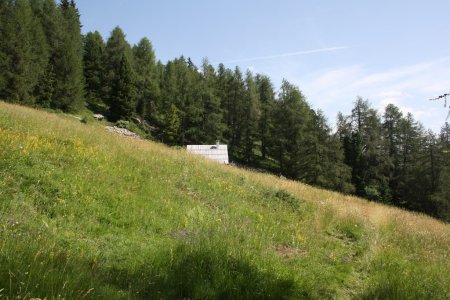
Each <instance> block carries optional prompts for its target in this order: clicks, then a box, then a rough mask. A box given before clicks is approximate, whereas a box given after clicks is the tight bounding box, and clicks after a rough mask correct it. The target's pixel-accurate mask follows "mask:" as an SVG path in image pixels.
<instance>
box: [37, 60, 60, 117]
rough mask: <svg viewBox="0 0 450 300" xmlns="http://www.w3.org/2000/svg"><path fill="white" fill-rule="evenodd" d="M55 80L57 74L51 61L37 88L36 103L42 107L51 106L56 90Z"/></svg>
mask: <svg viewBox="0 0 450 300" xmlns="http://www.w3.org/2000/svg"><path fill="white" fill-rule="evenodd" d="M55 82H56V76H55V72H54V71H53V65H52V64H51V63H50V62H49V63H48V64H47V67H46V69H45V72H44V74H42V76H41V77H40V79H39V81H38V84H37V86H36V89H35V94H36V104H38V105H39V106H41V107H46V108H50V107H51V104H52V100H53V95H54V91H55Z"/></svg>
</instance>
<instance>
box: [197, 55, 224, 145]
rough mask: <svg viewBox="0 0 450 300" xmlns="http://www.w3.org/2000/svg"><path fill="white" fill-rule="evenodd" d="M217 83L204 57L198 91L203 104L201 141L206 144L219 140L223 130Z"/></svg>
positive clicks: (213, 72) (211, 67)
mask: <svg viewBox="0 0 450 300" xmlns="http://www.w3.org/2000/svg"><path fill="white" fill-rule="evenodd" d="M217 84H218V80H217V77H216V74H215V70H214V68H213V66H212V65H211V64H209V62H208V60H207V59H204V60H203V64H202V85H201V92H200V97H201V99H202V104H203V116H202V129H201V131H202V138H201V141H202V142H203V143H208V144H210V143H214V142H216V141H220V140H221V139H222V137H223V133H224V130H225V124H224V123H223V115H222V109H221V107H220V98H219V96H218V92H217Z"/></svg>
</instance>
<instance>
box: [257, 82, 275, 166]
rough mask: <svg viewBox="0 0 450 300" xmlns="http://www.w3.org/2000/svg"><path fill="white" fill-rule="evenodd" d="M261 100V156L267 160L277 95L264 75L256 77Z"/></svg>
mask: <svg viewBox="0 0 450 300" xmlns="http://www.w3.org/2000/svg"><path fill="white" fill-rule="evenodd" d="M256 85H257V87H258V94H259V100H260V104H261V109H260V110H261V116H260V118H259V124H258V130H259V140H260V141H261V156H262V159H263V160H264V159H266V155H267V148H268V147H270V141H271V136H270V132H271V131H272V129H273V126H274V124H273V111H274V108H275V93H274V89H273V85H272V82H271V81H270V78H269V77H267V76H264V75H257V76H256Z"/></svg>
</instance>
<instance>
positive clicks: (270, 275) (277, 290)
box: [108, 245, 309, 299]
mask: <svg viewBox="0 0 450 300" xmlns="http://www.w3.org/2000/svg"><path fill="white" fill-rule="evenodd" d="M111 271H112V270H110V271H109V272H110V275H111V276H112V277H113V278H114V279H113V280H112V281H110V282H108V283H109V284H113V285H115V286H116V287H117V288H119V289H122V290H123V289H126V288H128V290H129V293H130V294H129V296H131V297H132V298H135V297H136V298H141V299H153V298H167V299H182V298H184V299H242V298H245V299H291V298H294V299H298V298H309V297H308V294H306V293H300V291H299V287H298V286H297V285H296V283H295V282H294V281H293V280H292V279H291V278H283V276H281V275H280V274H276V273H275V272H273V270H272V272H271V271H270V270H261V269H258V268H257V267H256V266H254V265H252V264H251V263H250V261H249V260H248V259H245V258H235V257H231V256H230V255H228V254H227V253H226V251H224V250H223V249H211V248H210V249H205V248H199V247H195V249H193V248H192V246H188V245H181V246H179V247H178V248H177V249H176V250H174V251H172V252H169V253H166V255H164V256H162V257H160V259H154V264H153V266H149V267H148V268H146V269H141V270H136V271H135V272H133V273H134V274H125V273H121V272H117V270H115V271H112V272H111ZM149 273H150V274H151V275H150V274H149ZM149 275H150V276H149ZM277 275H278V276H277ZM110 279H112V278H110ZM125 283H128V286H126V284H125ZM130 283H132V284H133V286H132V287H131V285H130ZM130 287H131V288H130Z"/></svg>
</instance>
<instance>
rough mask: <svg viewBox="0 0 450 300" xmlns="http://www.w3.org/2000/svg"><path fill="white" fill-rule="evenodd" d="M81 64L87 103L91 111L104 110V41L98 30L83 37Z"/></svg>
mask: <svg viewBox="0 0 450 300" xmlns="http://www.w3.org/2000/svg"><path fill="white" fill-rule="evenodd" d="M83 66H84V68H83V73H84V80H85V90H86V102H87V105H88V107H89V108H90V109H91V110H93V111H99V112H105V111H106V110H107V108H106V99H105V97H104V82H105V79H104V73H105V43H104V41H103V38H102V36H101V35H100V33H99V32H98V31H95V32H89V33H88V34H87V35H86V37H85V38H84V54H83Z"/></svg>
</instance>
